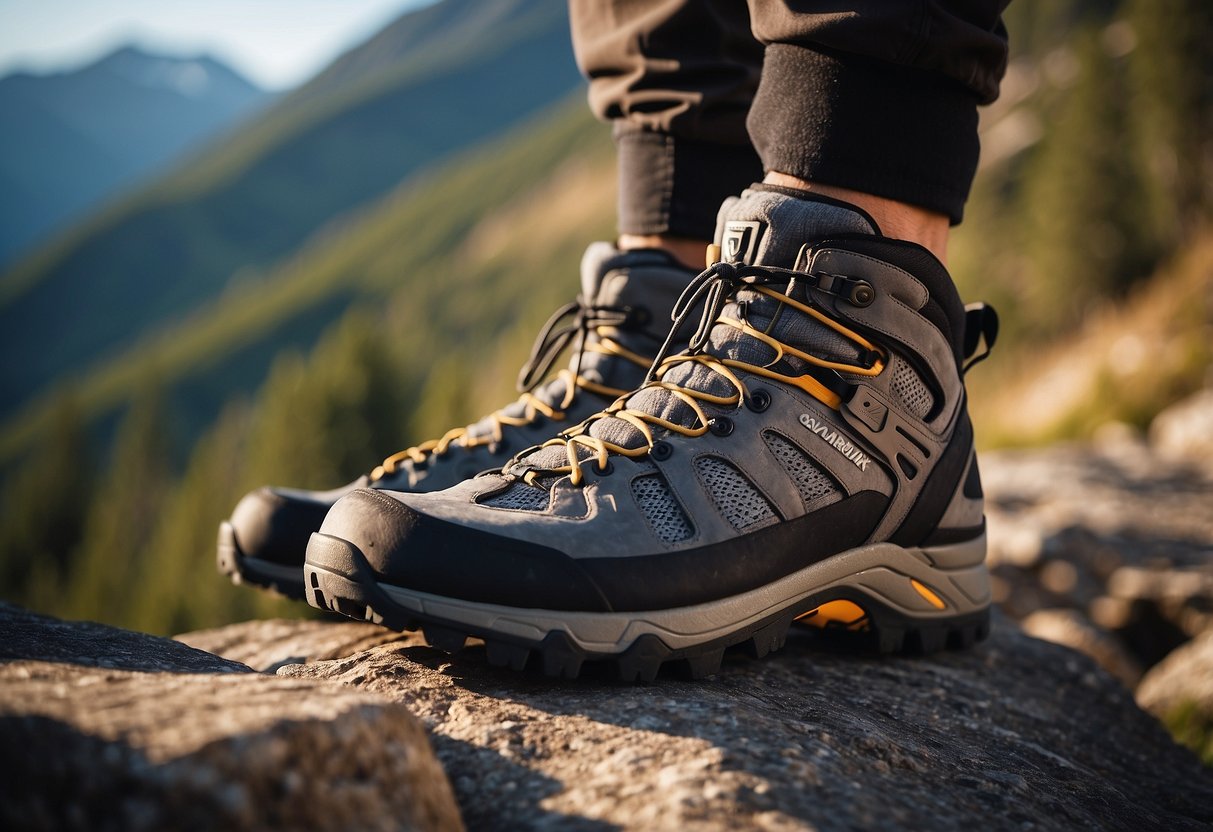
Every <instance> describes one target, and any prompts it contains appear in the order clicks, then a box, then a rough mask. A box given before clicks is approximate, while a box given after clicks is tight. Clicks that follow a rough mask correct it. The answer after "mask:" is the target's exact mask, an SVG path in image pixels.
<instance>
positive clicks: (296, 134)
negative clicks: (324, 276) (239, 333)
mask: <svg viewBox="0 0 1213 832" xmlns="http://www.w3.org/2000/svg"><path fill="white" fill-rule="evenodd" d="M475 5H476V4H475V3H474V2H472V0H446V2H445V3H443V4H441V5H440V6H439V7H429V8H426V9H422V10H421V11H419V12H412V13H409V14H408V15H406V16H405V17H404V18H402V20H403V19H411V16H412V15H422V16H423V17H424V16H432V15H434V14H436V12H435V11H434V9H435V8H442V7H448V8H447V13H446V18H448V22H449V19H450V18H452V16H453V15H452V12H454V11H458V10H464V11H466V10H467V9H468V8H470V7H472V6H475ZM490 8H492V9H498V10H504V11H501V14H506V12H508V13H509V14H508V17H509V21H508V22H509V24H510V25H509V26H504V25H502V26H496V27H490V29H489V30H487V31H486V30H477V34H478V37H480V38H481V40H480V41H476V40H475V39H473V40H467V38H466V37H465V36H464V35H459V34H458V32H456V33H455V34H452V35H451V36H450V37H449V38H447V39H446V40H441V39H439V41H440V44H439V45H442V44H445V47H444V48H445V49H446V51H448V52H450V51H451V50H452V49H453V48H454V46H455V45H456V44H457V43H462V44H463V47H464V49H465V52H464V53H463V54H459V55H455V56H453V57H452V56H450V55H447V56H446V57H445V58H444V56H442V55H439V54H437V53H436V52H434V51H432V50H430V51H425V50H423V53H418V54H417V55H414V56H413V57H416V58H418V61H415V62H413V63H411V64H410V58H409V56H407V55H406V56H404V57H401V59H400V61H398V62H397V63H389V65H387V66H384V67H381V69H380V71H379V73H378V74H377V75H376V73H374V72H372V73H370V74H369V75H368V74H367V73H366V72H363V73H361V74H359V73H354V75H355V76H357V83H355V84H353V85H352V86H351V87H349V88H346V89H344V90H342V91H340V92H337V93H326V94H325V97H324V100H323V101H320V102H312V103H311V104H309V107H310V109H311V112H312V113H313V115H312V116H311V118H310V120H309V118H306V117H303V116H299V117H292V118H286V119H285V121H284V120H283V117H282V115H281V114H282V113H287V114H288V115H290V113H291V111H292V109H293V108H296V105H295V104H293V103H292V99H291V98H290V97H289V96H288V97H287V99H284V100H283V101H282V102H280V103H279V105H277V106H276V107H275V108H274V110H273V111H272V112H271V113H269V114H267V119H268V120H273V119H275V118H277V119H279V122H280V123H285V124H286V127H284V128H283V130H285V131H286V132H280V133H278V134H276V138H275V137H274V135H271V136H270V139H271V140H270V141H269V143H268V145H267V144H266V142H265V139H264V137H263V138H262V139H261V140H260V142H261V144H260V148H261V149H260V150H258V147H257V144H258V142H257V141H253V142H252V144H253V145H254V147H253V148H252V156H251V157H249V156H248V153H247V150H245V151H241V150H240V149H239V148H240V147H241V143H242V141H245V140H246V139H248V136H250V135H255V134H257V133H258V129H259V128H258V126H257V125H252V126H251V127H250V128H249V130H247V131H243V135H237V136H233V137H229V138H228V139H227V140H226V141H225V142H224V144H223V146H221V147H219V148H217V149H216V150H215V151H213V152H212V153H210V154H207V155H206V156H205V157H204V158H201V159H195V160H193V163H192V165H191V167H197V168H205V167H207V166H208V165H211V166H214V165H217V166H218V170H217V172H216V173H214V174H213V175H211V176H210V177H209V183H208V182H207V181H199V180H198V178H197V177H195V178H194V179H193V180H192V181H191V176H190V174H189V171H188V169H187V170H186V171H184V172H182V173H179V174H176V175H174V176H170V177H168V178H166V179H162V180H161V181H159V182H158V183H156V184H155V185H154V186H152V187H149V188H147V189H145V190H144V191H143V192H141V193H140V194H138V195H135V196H133V197H131V198H128V199H126V200H123V201H121V203H120V204H118V205H115V206H111V209H110V210H108V211H106V212H105V213H103V214H102V215H100V216H96V217H94V218H92V219H91V220H90V221H89V222H88V223H86V224H85V226H82V227H81V228H79V229H77V230H76V231H74V232H72V233H70V234H68V235H67V236H66V237H64V238H62V239H61V240H60V241H59V242H58V243H56V244H55V245H53V246H51V247H49V248H47V249H44V250H42V251H41V252H39V253H38V255H36V256H35V257H33V258H30V259H28V260H26V261H24V262H23V263H22V264H19V265H18V266H17V267H15V268H14V269H13V270H11V271H10V272H9V273H8V274H6V275H4V276H3V278H0V346H2V347H3V349H4V350H5V352H6V353H7V354H11V355H14V356H16V357H17V360H14V361H12V362H10V363H9V364H8V365H6V366H5V368H4V379H3V381H4V384H3V385H2V386H3V388H4V392H3V395H2V396H0V411H3V412H5V413H7V414H10V415H11V413H12V412H13V411H14V408H16V407H17V406H18V405H19V404H21V403H22V402H23V401H25V400H26V399H27V398H28V397H29V396H30V395H31V394H33V393H34V392H36V391H38V390H40V389H44V388H45V386H46V385H47V383H48V382H49V381H51V380H52V379H55V378H58V377H60V376H61V375H62V374H63V373H64V372H66V371H68V370H70V369H79V368H80V366H81V365H82V364H87V363H91V362H92V361H94V360H95V359H96V358H97V357H99V356H104V355H106V354H110V355H113V354H117V353H118V352H119V351H121V349H122V348H124V347H126V346H129V345H130V344H132V343H134V342H136V341H137V340H138V337H139V336H140V335H141V334H142V333H144V332H145V331H147V329H148V327H152V326H155V325H156V324H158V323H163V322H164V321H165V320H171V319H173V318H174V317H175V316H178V315H180V314H181V313H183V312H185V311H187V310H188V309H190V308H192V307H194V306H196V305H197V304H199V303H203V302H206V301H207V300H208V299H210V298H213V297H215V296H217V295H218V294H219V293H221V292H222V290H223V287H224V286H226V285H227V284H228V283H229V282H230V281H231V280H232V278H233V277H234V276H236V275H238V274H240V273H241V272H242V271H243V272H245V273H246V274H247V273H250V271H249V270H251V271H252V272H254V273H255V272H256V271H259V270H263V269H267V268H270V267H272V265H273V263H274V262H276V261H277V260H278V259H279V258H281V257H284V256H286V255H288V254H289V253H290V252H291V251H292V250H293V249H294V248H295V247H296V246H298V245H299V244H300V243H302V242H303V240H304V239H306V238H307V237H308V236H309V235H310V234H311V233H313V232H315V231H316V230H318V229H319V228H320V227H322V226H323V225H325V224H327V223H328V222H330V221H332V220H334V219H335V218H337V217H338V216H340V215H341V214H342V213H344V212H346V211H349V210H353V209H357V208H358V207H359V206H361V205H363V204H365V203H367V202H368V201H370V200H373V199H374V198H376V197H378V196H381V195H382V194H384V193H386V192H387V191H388V190H390V189H391V187H393V186H394V185H395V184H397V183H398V182H400V181H402V180H403V179H406V178H407V177H408V176H409V175H411V174H412V173H414V172H416V171H418V170H420V169H421V168H422V166H425V165H430V164H433V163H435V162H436V161H437V160H438V159H440V158H443V157H445V156H448V155H450V154H452V153H454V152H457V151H459V150H460V149H461V148H464V147H469V146H471V145H472V144H475V143H476V142H478V141H481V140H483V139H485V138H487V137H488V136H490V135H492V134H494V133H497V132H500V131H501V130H503V129H506V128H507V127H508V126H510V125H512V124H517V123H520V122H522V121H523V120H525V119H526V118H527V117H529V116H530V115H533V114H534V113H536V112H538V111H539V110H540V109H542V108H543V107H546V106H548V105H550V104H551V103H552V102H553V101H555V100H557V99H558V98H560V97H562V96H563V95H566V94H567V93H568V92H569V91H571V90H572V89H574V88H575V87H576V86H578V85H579V84H580V83H581V82H580V78H579V76H578V75H577V73H576V69H575V66H574V64H573V61H572V53H571V48H570V46H569V44H568V34H567V19H566V14H567V12H566V10H565V9H564V8H563V6H559V7H558V6H555V5H550V4H545V3H542V2H539V0H497V2H495V3H493V4H492V5H491V7H490ZM454 17H455V18H458V16H457V15H454ZM459 19H461V18H459ZM456 22H458V20H456ZM398 24H399V21H398V23H397V24H392V25H393V26H394V25H398ZM390 28H391V27H390V26H389V29H390ZM457 29H458V31H459V32H465V33H466V31H467V27H466V26H462V25H461V26H459V27H457ZM371 40H372V41H373V40H374V38H372V39H371ZM427 50H428V47H427ZM439 51H442V50H439ZM421 58H425V60H420V59H421ZM440 58H444V59H443V60H440ZM343 60H344V61H346V62H347V63H348V62H349V60H350V57H349V55H348V54H347V55H346V56H343V57H342V58H339V59H338V61H339V62H341V61H343ZM322 76H323V73H322ZM301 95H305V96H307V95H312V93H310V92H308V86H307V85H305V87H304V88H303V91H302V92H301ZM317 112H319V113H321V114H322V115H321V116H320V117H319V118H318V119H317V117H316V116H315V115H314V114H315V113H317ZM275 113H277V114H278V115H275ZM415 113H416V114H423V115H424V117H422V118H413V114H415ZM271 133H272V131H271ZM233 147H235V148H237V150H236V151H232V152H234V153H235V154H236V156H237V157H239V156H240V153H245V158H244V159H243V160H241V159H240V158H237V159H235V161H234V162H233V161H232V160H231V158H230V154H229V153H228V151H227V150H226V149H227V148H233ZM266 148H268V149H266ZM225 154H226V155H225ZM225 159H227V160H228V161H226V162H225V161H224V160H225ZM250 159H251V161H250ZM225 165H226V170H224V168H225ZM204 179H205V177H204ZM58 318H70V319H72V320H73V321H75V322H76V325H75V326H74V327H73V328H72V329H71V330H70V331H68V332H65V333H63V334H62V337H60V338H58V339H55V340H54V341H51V342H46V341H44V340H40V339H39V338H38V334H39V332H40V330H41V328H42V327H44V326H45V324H46V322H48V321H53V320H55V319H58ZM31 345H36V346H31Z"/></svg>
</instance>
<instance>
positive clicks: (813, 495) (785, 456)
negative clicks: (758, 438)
mask: <svg viewBox="0 0 1213 832" xmlns="http://www.w3.org/2000/svg"><path fill="white" fill-rule="evenodd" d="M762 438H763V439H765V440H766V443H767V447H768V448H770V449H771V453H773V454H774V455H775V458H776V459H777V460H779V464H780V465H782V466H783V467H784V470H786V471H787V472H788V476H790V477H791V478H792V481H793V482H794V483H796V489H797V490H798V491H799V492H800V498H801V499H802V500H804V502H805V505H809V504H810V503H813V502H815V501H817V500H820V499H821V498H823V497H826V496H831V495H832V496H833V497H834V500H836V499H838V498H840V497H841V496H842V494H841V492H840V491H839V490H838V486H837V485H835V484H834V480H833V479H832V478H831V477H830V476H829V475H828V474H826V473H825V472H824V471H822V470H821V468H819V467H818V465H817V463H816V462H814V461H813V459H812V457H810V456H809V455H808V454H806V453H805V452H804V451H802V450H801V449H800V448H799V447H798V446H796V445H795V444H793V443H792V442H790V441H788V440H787V439H785V438H784V437H782V436H780V435H779V434H778V433H775V432H774V431H769V430H768V431H764V432H763V434H762ZM834 500H830V502H834Z"/></svg>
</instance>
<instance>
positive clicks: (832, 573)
mask: <svg viewBox="0 0 1213 832" xmlns="http://www.w3.org/2000/svg"><path fill="white" fill-rule="evenodd" d="M985 546H986V539H985V536H984V535H982V536H980V537H978V538H975V539H973V540H971V541H965V542H963V543H954V544H949V545H947V546H936V547H930V548H904V547H901V546H898V545H896V544H893V543H876V544H871V545H868V546H861V547H858V548H856V549H851V550H849V551H846V552H841V553H839V554H837V555H834V556H832V557H830V558H827V559H826V560H824V561H821V562H819V563H815V564H813V565H811V566H808V567H805V568H804V569H802V570H800V571H799V572H795V573H793V574H791V575H788V576H787V577H785V578H781V579H780V580H778V581H775V582H773V583H770V584H767V585H766V586H763V587H759V588H758V589H754V590H751V591H749V592H745V593H742V594H739V595H734V596H731V597H728V598H722V599H720V600H716V601H710V602H707V603H703V604H697V605H694V606H688V607H677V608H673V609H664V610H648V611H641V612H605V613H604V612H570V611H563V610H544V609H522V608H518V607H506V606H500V605H495V604H483V603H477V602H474V601H463V600H460V599H457V598H449V597H444V596H440V595H433V594H430V593H426V592H418V591H416V590H411V589H406V588H404V587H399V586H394V585H391V584H386V583H377V584H376V586H377V588H378V589H379V590H380V591H381V592H383V594H384V595H386V596H387V597H388V598H389V599H390V600H391V601H392V602H393V603H395V604H397V605H398V606H399V607H401V608H402V609H404V610H406V611H409V612H411V613H414V614H416V615H418V616H420V617H422V618H430V617H432V618H436V619H440V620H443V621H446V622H451V623H453V624H462V625H465V626H466V627H468V628H469V630H471V631H476V632H492V633H497V634H500V635H507V636H515V637H517V638H520V639H525V640H527V641H532V642H538V641H542V640H543V639H544V637H545V636H547V634H548V633H551V632H563V633H565V634H567V635H568V636H569V638H571V639H572V640H573V641H574V642H575V643H576V644H577V645H578V646H579V647H580V648H581V649H582V650H585V651H586V652H590V653H618V652H621V651H623V650H625V649H627V647H628V646H629V645H631V644H632V643H633V642H634V641H635V640H636V639H637V638H638V637H640V636H641V635H645V634H652V635H655V636H657V637H658V638H660V639H661V641H662V642H664V643H665V644H666V646H667V647H669V648H670V649H672V650H678V649H683V648H687V647H693V646H695V645H698V644H702V643H704V642H709V641H713V640H715V639H718V638H721V637H724V636H727V635H728V634H730V633H732V632H734V631H737V630H739V629H743V628H745V627H747V626H749V625H751V624H754V623H757V622H759V621H761V620H763V619H765V618H768V617H770V616H771V615H773V614H776V613H778V612H780V611H781V610H785V609H788V608H792V607H796V606H797V605H798V604H800V603H801V602H803V601H804V600H805V599H807V598H809V597H810V596H818V595H821V594H822V593H825V592H830V591H838V592H839V593H840V594H841V595H847V596H855V595H856V594H858V595H859V596H864V597H868V598H872V599H873V600H875V601H877V602H879V603H881V604H883V605H884V606H885V607H887V608H889V609H891V610H893V611H895V612H897V613H899V614H901V615H904V616H905V617H907V618H910V619H914V620H916V621H919V622H922V623H928V622H938V623H946V622H947V621H949V620H951V619H954V618H958V617H962V616H967V615H971V614H973V613H978V612H981V611H983V610H985V609H987V608H988V607H989V605H990V580H989V572H988V571H987V569H986V566H985V563H984V554H985ZM958 563H959V564H967V565H964V566H959V567H953V568H947V567H946V566H945V565H946V564H958ZM916 584H917V586H916ZM941 605H942V606H941Z"/></svg>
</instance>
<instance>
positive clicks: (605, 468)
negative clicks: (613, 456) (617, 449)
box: [594, 459, 615, 477]
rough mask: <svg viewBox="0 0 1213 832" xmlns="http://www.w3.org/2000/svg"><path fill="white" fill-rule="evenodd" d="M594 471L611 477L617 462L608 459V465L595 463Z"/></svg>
mask: <svg viewBox="0 0 1213 832" xmlns="http://www.w3.org/2000/svg"><path fill="white" fill-rule="evenodd" d="M594 471H595V472H596V473H597V474H598V475H599V476H603V477H609V476H610V475H611V474H613V473H614V472H615V463H613V462H611V461H610V460H609V459H608V460H607V461H606V465H598V464H595V465H594Z"/></svg>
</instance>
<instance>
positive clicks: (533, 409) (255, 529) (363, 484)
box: [218, 243, 695, 599]
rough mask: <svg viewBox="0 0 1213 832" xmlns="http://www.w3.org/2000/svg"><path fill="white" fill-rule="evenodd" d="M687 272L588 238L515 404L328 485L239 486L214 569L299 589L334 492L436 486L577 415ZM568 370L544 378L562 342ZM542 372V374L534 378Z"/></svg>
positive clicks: (619, 371)
mask: <svg viewBox="0 0 1213 832" xmlns="http://www.w3.org/2000/svg"><path fill="white" fill-rule="evenodd" d="M694 276H695V273H694V272H692V271H690V270H688V269H686V268H685V267H683V266H681V265H679V264H677V263H675V262H674V261H673V260H672V259H671V258H670V257H669V256H668V255H666V254H664V253H662V252H659V251H633V252H620V251H618V250H617V249H615V247H614V246H612V245H610V244H608V243H595V244H594V245H592V246H590V247H589V249H588V250H587V251H586V253H585V256H584V258H583V259H582V263H581V283H582V293H581V295H580V297H579V298H578V299H577V300H576V301H575V302H573V303H570V304H568V305H567V306H565V307H563V308H561V309H559V310H557V312H556V314H555V315H553V316H552V318H551V320H549V321H548V323H547V325H546V326H545V327H544V328H543V330H542V332H540V334H539V338H538V339H537V340H536V342H535V346H534V348H533V349H532V352H531V357H530V359H529V360H528V361H527V363H526V365H525V366H524V367H523V369H522V372H521V373H520V375H519V387H520V389H522V390H523V391H524V392H523V393H522V396H521V397H520V398H519V399H518V400H517V401H515V402H514V403H512V404H510V405H508V406H507V407H504V408H502V409H501V410H498V411H496V412H495V413H492V414H490V415H488V416H486V417H485V418H483V419H481V420H480V421H478V422H476V423H475V424H472V425H469V426H467V427H464V428H456V429H454V430H452V431H449V432H448V433H447V434H446V435H445V436H443V437H442V438H440V439H435V440H431V441H428V442H424V443H422V444H420V445H417V446H415V447H412V448H408V449H406V450H404V451H401V452H399V453H396V454H393V455H392V456H390V457H388V458H387V459H386V460H384V461H383V463H382V464H381V465H379V466H378V467H376V468H375V469H374V470H373V471H371V472H370V473H369V474H367V475H365V476H363V477H360V478H358V479H357V480H355V481H354V482H352V483H349V484H348V485H345V486H343V487H341V488H337V489H333V490H331V491H302V490H296V489H288V488H273V487H264V488H259V489H257V490H256V491H252V492H250V493H249V494H246V495H245V496H244V498H243V499H241V501H240V502H239V504H238V505H237V506H236V509H235V511H233V512H232V516H231V518H230V519H229V520H227V521H225V522H224V523H222V524H221V525H220V527H219V546H218V563H219V570H220V571H221V572H223V573H225V574H227V575H229V576H230V577H231V578H232V580H233V581H234V582H236V583H251V584H256V585H258V586H261V587H266V588H269V589H273V590H276V591H277V592H279V593H281V594H283V595H287V596H288V597H293V598H299V599H302V598H303V594H304V593H303V556H304V550H305V549H306V548H307V542H308V538H309V537H310V536H311V534H312V532H314V531H316V530H317V529H319V528H320V523H321V521H322V520H324V516H325V514H326V513H328V510H329V508H331V507H332V505H333V503H335V502H336V501H337V500H338V499H339V498H341V497H343V496H345V495H346V494H349V493H350V492H352V491H355V490H357V489H360V488H370V489H386V490H391V491H397V492H425V491H438V490H440V489H443V488H448V487H450V486H452V485H454V484H456V483H458V482H460V481H462V480H465V479H467V478H468V477H471V476H472V475H474V474H476V473H477V472H479V471H484V470H487V469H491V468H500V467H501V465H503V464H504V463H505V462H507V461H508V460H509V459H510V458H511V457H512V456H513V455H514V454H516V453H518V452H520V451H522V450H523V449H525V448H528V447H530V446H532V445H535V444H536V443H538V442H542V441H543V440H545V439H550V438H551V437H552V436H555V435H556V434H557V433H558V432H560V431H562V430H564V429H565V428H568V427H571V426H573V425H576V424H578V423H579V422H581V421H582V420H584V419H585V418H586V417H588V416H590V415H591V414H593V413H595V412H597V411H599V410H601V409H602V408H603V407H606V406H607V405H609V404H610V403H611V401H612V400H614V399H615V398H617V397H619V396H621V395H624V394H625V393H627V391H629V390H631V389H633V388H634V387H636V386H637V385H638V384H639V383H640V382H641V380H642V379H643V378H644V375H645V372H646V371H647V370H648V368H649V366H650V365H651V364H652V362H653V357H654V356H655V355H656V354H657V350H658V349H659V348H660V347H661V344H662V341H663V340H664V338H665V334H666V331H667V330H668V328H669V320H670V310H671V309H673V307H674V302H675V301H676V300H677V298H678V296H679V293H681V292H682V290H683V289H684V288H686V285H687V283H689V282H690V281H691V279H692V278H693V277H694ZM569 347H571V348H572V353H573V354H572V358H571V361H570V364H569V366H568V368H567V369H563V370H561V371H560V372H559V373H558V374H557V375H556V376H555V377H554V378H552V379H551V380H549V381H547V382H546V383H542V382H543V381H544V379H545V377H546V376H547V375H548V374H549V371H550V370H551V368H552V366H553V364H554V363H555V362H556V360H557V359H558V358H559V357H560V355H561V353H562V352H564V351H565V349H566V348H569ZM541 383H542V384H541Z"/></svg>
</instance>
